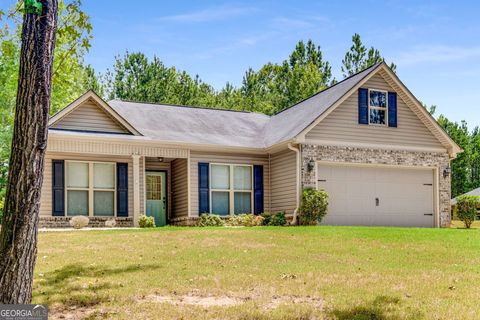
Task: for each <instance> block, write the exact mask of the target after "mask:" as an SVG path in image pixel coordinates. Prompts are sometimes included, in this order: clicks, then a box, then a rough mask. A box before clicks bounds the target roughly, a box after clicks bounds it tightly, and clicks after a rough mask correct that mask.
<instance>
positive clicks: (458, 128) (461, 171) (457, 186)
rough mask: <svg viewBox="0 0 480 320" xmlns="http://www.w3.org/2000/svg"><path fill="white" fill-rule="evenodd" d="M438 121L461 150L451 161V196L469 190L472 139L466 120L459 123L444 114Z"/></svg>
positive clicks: (470, 185)
mask: <svg viewBox="0 0 480 320" xmlns="http://www.w3.org/2000/svg"><path fill="white" fill-rule="evenodd" d="M437 121H438V123H439V124H440V125H441V126H442V127H443V128H444V129H445V131H446V132H447V134H448V135H449V136H450V138H452V139H453V141H455V142H456V143H457V144H458V145H459V146H460V147H461V148H462V149H463V152H462V153H460V154H458V155H457V158H456V159H455V160H454V161H452V182H451V190H452V197H456V196H458V195H461V194H463V193H465V192H468V191H470V189H471V187H472V183H471V181H472V180H471V179H472V176H471V163H472V148H471V147H472V143H471V142H472V139H471V137H470V133H469V132H468V126H467V122H466V121H462V122H461V123H457V122H452V121H449V120H448V119H447V118H446V117H445V116H443V115H440V116H439V117H438V120H437Z"/></svg>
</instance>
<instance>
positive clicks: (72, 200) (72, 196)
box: [65, 161, 116, 217]
mask: <svg viewBox="0 0 480 320" xmlns="http://www.w3.org/2000/svg"><path fill="white" fill-rule="evenodd" d="M65 163H66V182H67V183H66V185H67V188H66V199H67V201H66V203H67V215H68V216H76V215H83V216H106V217H112V216H115V210H116V202H115V198H116V197H115V196H116V181H115V180H116V179H115V177H116V166H115V164H114V163H104V162H82V161H66V162H65Z"/></svg>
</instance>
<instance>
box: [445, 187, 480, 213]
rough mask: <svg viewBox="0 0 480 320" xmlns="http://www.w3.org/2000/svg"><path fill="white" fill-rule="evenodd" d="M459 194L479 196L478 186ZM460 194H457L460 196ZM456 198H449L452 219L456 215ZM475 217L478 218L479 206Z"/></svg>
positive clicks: (479, 189)
mask: <svg viewBox="0 0 480 320" xmlns="http://www.w3.org/2000/svg"><path fill="white" fill-rule="evenodd" d="M460 196H478V197H480V188H476V189H473V190H471V191H468V192H467V193H464V194H462V195H460ZM460 196H457V198H458V197H460ZM457 198H452V199H451V200H450V205H451V206H452V211H451V212H452V219H453V218H454V217H455V216H456V213H455V208H456V206H457ZM477 218H478V219H480V206H479V207H478V208H477Z"/></svg>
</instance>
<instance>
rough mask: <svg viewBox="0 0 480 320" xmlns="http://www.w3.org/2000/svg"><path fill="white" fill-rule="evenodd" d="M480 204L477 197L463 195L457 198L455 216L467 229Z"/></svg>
mask: <svg viewBox="0 0 480 320" xmlns="http://www.w3.org/2000/svg"><path fill="white" fill-rule="evenodd" d="M479 203H480V197H479V196H469V195H463V196H459V197H457V216H458V219H459V220H461V221H463V223H464V224H465V227H466V228H467V229H469V228H470V227H471V225H472V223H473V221H475V218H476V217H477V207H478V205H479Z"/></svg>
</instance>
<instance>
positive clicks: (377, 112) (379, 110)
mask: <svg viewBox="0 0 480 320" xmlns="http://www.w3.org/2000/svg"><path fill="white" fill-rule="evenodd" d="M387 94H388V93H387V91H382V90H373V89H369V90H368V123H369V124H377V125H383V126H384V125H386V124H387V116H388V112H387V108H388V102H387Z"/></svg>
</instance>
